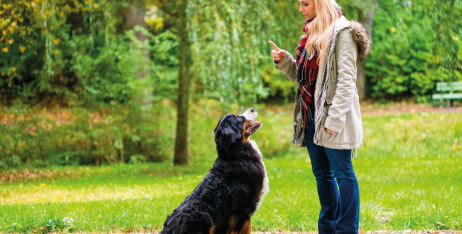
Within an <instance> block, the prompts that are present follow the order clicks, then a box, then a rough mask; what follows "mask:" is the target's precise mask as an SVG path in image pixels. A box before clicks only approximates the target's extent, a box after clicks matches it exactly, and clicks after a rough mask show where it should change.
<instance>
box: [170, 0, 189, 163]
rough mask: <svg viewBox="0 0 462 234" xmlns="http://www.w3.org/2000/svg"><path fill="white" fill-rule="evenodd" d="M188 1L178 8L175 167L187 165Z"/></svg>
mask: <svg viewBox="0 0 462 234" xmlns="http://www.w3.org/2000/svg"><path fill="white" fill-rule="evenodd" d="M187 7H188V0H182V1H181V3H180V4H179V6H178V9H179V11H178V12H179V17H180V24H179V28H178V34H179V38H180V56H179V57H180V58H179V60H180V69H179V74H178V103H177V125H176V136H175V154H174V159H173V163H174V164H175V165H186V164H188V109H189V86H190V82H191V77H190V73H189V70H190V65H191V43H190V41H189V37H188V23H189V17H188V15H187Z"/></svg>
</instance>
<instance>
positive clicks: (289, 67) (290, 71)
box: [273, 50, 297, 82]
mask: <svg viewBox="0 0 462 234" xmlns="http://www.w3.org/2000/svg"><path fill="white" fill-rule="evenodd" d="M284 51H285V50H284ZM285 52H286V56H284V59H282V61H281V62H279V63H276V62H274V60H273V62H274V67H276V68H277V69H278V70H280V71H282V73H284V74H285V75H286V76H287V78H289V80H291V81H293V82H296V81H297V66H296V62H295V59H294V57H292V55H291V54H290V53H289V52H287V51H285Z"/></svg>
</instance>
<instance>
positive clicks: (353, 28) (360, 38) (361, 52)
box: [349, 21, 372, 62]
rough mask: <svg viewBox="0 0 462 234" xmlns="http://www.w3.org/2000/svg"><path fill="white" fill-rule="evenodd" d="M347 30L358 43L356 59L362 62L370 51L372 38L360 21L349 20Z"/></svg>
mask: <svg viewBox="0 0 462 234" xmlns="http://www.w3.org/2000/svg"><path fill="white" fill-rule="evenodd" d="M349 30H350V32H351V36H352V38H353V40H354V41H355V42H356V44H358V61H360V62H362V61H364V59H365V58H366V57H367V55H368V54H369V52H370V51H371V44H372V40H371V38H370V36H369V33H368V32H367V29H366V28H365V27H364V26H363V25H362V24H361V23H358V22H356V21H351V22H350V28H349Z"/></svg>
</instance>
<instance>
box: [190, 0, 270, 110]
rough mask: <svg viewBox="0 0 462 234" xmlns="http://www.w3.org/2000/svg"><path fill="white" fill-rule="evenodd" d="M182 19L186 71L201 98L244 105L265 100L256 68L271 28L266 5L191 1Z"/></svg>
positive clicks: (233, 0) (256, 1) (260, 1)
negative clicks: (185, 21) (189, 59)
mask: <svg viewBox="0 0 462 234" xmlns="http://www.w3.org/2000/svg"><path fill="white" fill-rule="evenodd" d="M188 17H189V18H190V20H191V22H190V26H189V27H190V28H189V32H190V34H189V36H190V38H191V41H192V42H193V45H192V52H193V61H194V66H193V67H191V69H192V73H193V76H194V77H195V79H196V82H197V83H198V84H197V85H198V87H197V89H198V90H199V91H201V92H203V93H204V97H211V98H215V99H218V100H222V101H225V103H227V104H229V103H234V102H238V103H241V104H250V103H254V102H255V101H256V98H257V97H264V96H266V95H267V90H266V89H265V88H264V87H263V86H262V84H261V82H260V80H261V79H260V77H259V73H258V69H257V68H258V64H259V61H260V59H261V58H262V54H263V53H266V52H263V51H264V50H266V48H267V46H266V44H267V41H268V38H269V36H270V35H272V33H273V28H274V27H275V23H274V20H273V14H272V12H271V11H270V8H269V7H268V3H267V2H266V1H263V0H251V1H243V0H222V1H212V2H211V1H202V0H194V1H190V5H189V7H188ZM226 106H228V105H224V107H225V108H226Z"/></svg>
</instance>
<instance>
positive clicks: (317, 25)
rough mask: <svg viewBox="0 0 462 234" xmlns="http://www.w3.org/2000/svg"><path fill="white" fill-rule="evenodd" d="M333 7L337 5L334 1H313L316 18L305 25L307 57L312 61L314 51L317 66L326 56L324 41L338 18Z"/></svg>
mask: <svg viewBox="0 0 462 234" xmlns="http://www.w3.org/2000/svg"><path fill="white" fill-rule="evenodd" d="M334 5H337V3H336V2H335V0H314V9H315V11H316V17H315V18H314V19H313V20H312V21H311V22H310V23H309V24H308V25H307V31H306V33H307V34H308V35H309V37H308V39H307V41H306V51H307V53H308V54H307V55H308V57H309V58H310V59H312V58H313V57H314V56H315V55H316V54H315V53H314V52H315V49H316V52H317V55H318V59H317V63H318V64H319V62H320V61H321V59H322V58H324V57H325V56H326V55H327V52H328V51H327V49H328V48H327V45H326V41H327V40H328V38H329V36H330V34H329V32H331V31H330V29H331V28H332V26H333V25H334V23H335V21H336V20H337V19H338V18H339V16H338V13H337V11H336V10H335V7H334ZM337 6H338V5H337Z"/></svg>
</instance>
